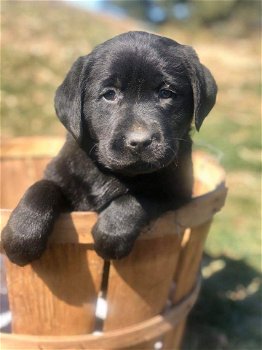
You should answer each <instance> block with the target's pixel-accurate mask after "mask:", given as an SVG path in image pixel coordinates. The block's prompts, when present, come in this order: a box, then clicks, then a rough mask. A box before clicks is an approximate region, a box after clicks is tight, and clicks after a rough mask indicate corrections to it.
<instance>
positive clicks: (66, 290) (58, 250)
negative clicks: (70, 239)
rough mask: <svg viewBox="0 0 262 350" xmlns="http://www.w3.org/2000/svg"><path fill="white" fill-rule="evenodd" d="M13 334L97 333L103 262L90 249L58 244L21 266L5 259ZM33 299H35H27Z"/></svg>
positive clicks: (81, 246)
mask: <svg viewBox="0 0 262 350" xmlns="http://www.w3.org/2000/svg"><path fill="white" fill-rule="evenodd" d="M6 268H7V288H8V294H9V301H10V309H11V311H12V314H13V317H12V331H13V332H14V333H22V334H35V335H45V334H49V335H52V334H54V335H63V334H67V335H70V334H83V333H90V332H92V331H93V330H94V322H95V307H96V303H95V302H96V299H97V295H98V292H99V289H100V285H101V278H102V272H103V260H102V259H101V258H100V257H98V256H97V254H95V252H94V251H92V250H89V249H87V247H86V246H85V245H69V244H65V245H60V246H58V245H56V246H52V247H50V248H49V249H47V250H46V252H45V253H44V255H43V256H42V257H41V258H40V259H39V260H37V261H34V262H33V263H32V264H30V265H27V266H25V267H18V266H16V265H14V264H12V263H10V262H9V261H8V259H6ZM28 298H30V300H28Z"/></svg>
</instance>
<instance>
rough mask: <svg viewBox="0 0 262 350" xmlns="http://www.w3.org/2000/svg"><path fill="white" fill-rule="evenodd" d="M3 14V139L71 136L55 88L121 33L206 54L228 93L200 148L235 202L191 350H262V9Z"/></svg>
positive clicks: (217, 245)
mask: <svg viewBox="0 0 262 350" xmlns="http://www.w3.org/2000/svg"><path fill="white" fill-rule="evenodd" d="M1 11H2V15H1V17H2V28H1V34H2V53H1V61H2V63H1V76H2V82H1V97H2V100H1V114H2V118H1V126H2V138H5V137H14V136H22V135H36V134H37V135H43V134H49V135H64V134H65V131H64V128H63V127H62V125H61V124H60V123H59V122H58V120H57V119H56V117H55V112H54V108H53V96H54V92H55V89H56V88H57V86H58V85H59V84H60V83H61V82H62V80H63V78H64V76H65V74H66V73H67V71H68V69H69V68H70V66H71V65H72V63H73V61H74V60H75V59H76V58H77V57H78V56H80V55H85V54H87V53H88V52H90V50H91V49H92V48H93V47H94V46H95V45H97V44H99V43H101V42H103V41H105V40H106V39H108V38H111V37H112V36H114V35H117V34H119V33H122V32H125V31H129V30H147V31H153V32H157V33H159V34H161V35H165V36H168V37H171V38H173V39H175V40H176V41H178V42H180V43H183V44H188V45H192V46H193V47H194V48H195V49H196V51H197V53H198V54H199V57H200V59H201V61H202V63H204V64H205V65H206V66H208V67H209V68H210V70H211V71H212V73H213V74H214V76H215V78H216V80H217V83H218V86H219V94H218V99H217V105H216V107H215V109H214V110H213V111H212V112H211V114H210V116H209V117H208V118H207V119H206V121H205V123H204V125H203V126H202V129H201V131H200V133H199V134H198V133H196V132H194V131H193V137H194V140H195V147H196V148H201V149H204V150H205V151H207V152H209V153H211V154H213V155H214V157H216V158H217V159H218V160H219V161H220V162H221V164H222V165H223V166H224V167H225V169H226V173H227V185H228V187H229V195H228V199H227V203H226V206H225V207H224V209H223V210H222V212H221V213H220V214H218V215H217V216H216V218H215V222H214V224H213V227H212V230H211V232H210V234H209V238H208V241H207V245H206V256H205V259H204V263H203V275H204V283H203V288H202V292H201V295H200V299H199V302H198V303H197V305H196V307H195V310H194V312H193V313H192V314H191V317H190V320H189V328H188V332H187V334H186V337H185V343H184V349H185V350H190V349H192V350H211V349H212V350H216V349H232V350H236V349H238V350H248V349H250V350H251V349H252V350H253V349H254V350H257V349H261V347H262V344H261V329H262V327H261V326H262V324H261V236H260V234H261V202H260V200H261V181H260V176H261V124H260V113H261V64H260V60H261V38H260V30H261V20H260V14H261V2H260V1H256V0H254V1H253V0H225V1H223V0H222V1H221V0H207V1H206V0H203V1H199V0H191V1H190V0H188V1H186V0H184V1H182V0H180V1H175V0H173V1H172V0H159V1H151V0H142V1H136V0H100V1H95V0H93V1H92V0H89V1H74V2H72V1H71V2H69V1H1ZM47 147H48V145H47Z"/></svg>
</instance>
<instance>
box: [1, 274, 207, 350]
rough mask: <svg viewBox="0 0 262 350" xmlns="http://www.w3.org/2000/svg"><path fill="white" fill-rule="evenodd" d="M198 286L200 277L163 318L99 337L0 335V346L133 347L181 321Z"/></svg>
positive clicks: (152, 319) (156, 318)
mask: <svg viewBox="0 0 262 350" xmlns="http://www.w3.org/2000/svg"><path fill="white" fill-rule="evenodd" d="M200 286H201V277H199V278H198V280H197V283H196V285H195V287H194V288H193V290H192V291H191V292H190V293H189V294H188V295H187V296H186V297H185V298H184V299H183V300H182V301H181V302H179V303H178V304H176V305H174V306H173V307H172V308H171V309H170V310H169V311H168V312H167V313H165V314H164V315H157V316H155V317H153V318H151V319H149V320H147V321H144V322H140V323H138V324H135V325H134V326H129V327H125V328H122V329H118V330H114V331H110V332H106V333H103V334H101V335H94V334H87V335H72V336H36V335H21V334H7V333H0V340H1V344H2V346H6V347H7V348H8V347H10V348H11V347H12V346H13V347H16V346H17V347H18V346H19V349H21V348H27V347H28V346H30V350H33V349H39V348H41V347H45V346H46V347H50V346H59V345H63V349H74V348H76V349H77V348H80V347H81V349H83V348H84V349H96V348H99V349H100V348H110V349H112V348H113V349H119V348H124V347H128V346H135V345H138V344H139V343H141V342H142V341H149V340H151V339H154V338H157V337H158V336H161V335H163V334H164V333H166V332H168V331H171V330H172V329H173V327H174V326H175V325H176V324H178V323H179V322H180V321H181V320H182V319H184V318H185V317H186V316H187V314H188V313H189V311H190V310H191V309H192V307H193V305H194V304H195V302H196V300H197V297H198V293H199V290H200Z"/></svg>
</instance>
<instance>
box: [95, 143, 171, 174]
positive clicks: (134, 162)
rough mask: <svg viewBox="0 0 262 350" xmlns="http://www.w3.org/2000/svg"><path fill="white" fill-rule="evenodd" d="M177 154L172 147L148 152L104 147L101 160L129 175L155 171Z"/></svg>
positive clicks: (112, 168) (109, 166) (104, 163)
mask: <svg viewBox="0 0 262 350" xmlns="http://www.w3.org/2000/svg"><path fill="white" fill-rule="evenodd" d="M176 154H177V152H175V151H174V150H173V149H172V148H171V147H169V148H167V149H162V148H158V149H155V150H152V151H147V152H141V153H139V152H125V151H123V150H121V151H119V152H113V151H108V148H107V150H106V149H104V150H103V151H102V152H99V157H98V158H99V162H100V163H101V164H103V165H104V166H105V167H106V168H107V169H109V170H111V171H113V172H117V173H121V174H123V175H127V176H135V175H142V174H148V173H153V172H156V171H159V170H161V169H163V168H165V167H167V166H168V165H169V164H170V163H171V162H173V161H175V159H176Z"/></svg>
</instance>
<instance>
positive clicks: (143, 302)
mask: <svg viewBox="0 0 262 350" xmlns="http://www.w3.org/2000/svg"><path fill="white" fill-rule="evenodd" d="M179 247H180V237H179V236H177V235H173V236H166V237H162V238H153V237H152V239H151V240H140V241H137V242H136V244H135V247H134V249H133V251H132V252H131V254H130V255H129V256H128V257H127V258H124V259H122V260H119V261H114V262H112V265H111V268H110V275H109V285H108V292H107V301H108V315H107V318H106V320H105V324H104V330H105V331H108V330H113V329H117V328H119V326H120V325H121V327H125V326H129V325H132V324H135V323H137V322H141V321H144V320H146V319H148V318H150V317H152V316H155V315H156V314H158V313H159V312H161V311H162V310H163V309H164V307H165V304H166V301H167V297H168V293H169V288H170V284H171V281H172V278H173V275H174V272H175V267H176V263H177V259H178V252H179Z"/></svg>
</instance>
